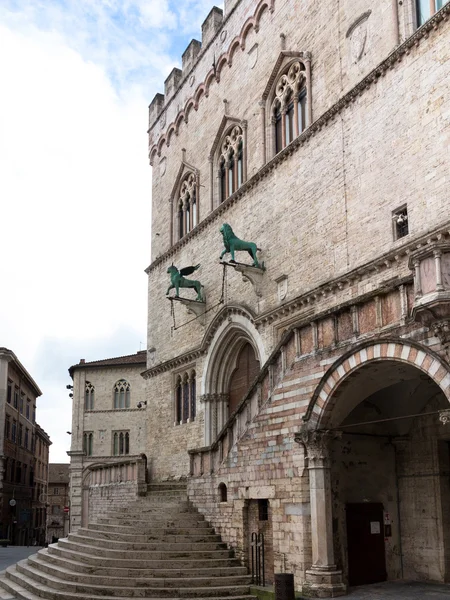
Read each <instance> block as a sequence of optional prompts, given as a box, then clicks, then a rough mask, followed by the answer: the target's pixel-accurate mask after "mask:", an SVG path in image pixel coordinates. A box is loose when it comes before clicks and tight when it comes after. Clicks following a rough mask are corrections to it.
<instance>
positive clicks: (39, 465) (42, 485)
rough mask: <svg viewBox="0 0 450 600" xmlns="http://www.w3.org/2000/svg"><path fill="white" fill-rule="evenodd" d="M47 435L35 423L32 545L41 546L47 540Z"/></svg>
mask: <svg viewBox="0 0 450 600" xmlns="http://www.w3.org/2000/svg"><path fill="white" fill-rule="evenodd" d="M51 444H52V442H51V441H50V437H49V435H48V434H47V433H46V432H45V431H44V430H43V429H42V427H40V426H39V425H38V424H37V423H36V428H35V436H34V445H33V449H34V482H33V515H32V517H33V540H32V541H33V543H36V544H38V545H39V546H43V545H44V544H45V541H46V538H47V509H48V465H49V459H50V446H51Z"/></svg>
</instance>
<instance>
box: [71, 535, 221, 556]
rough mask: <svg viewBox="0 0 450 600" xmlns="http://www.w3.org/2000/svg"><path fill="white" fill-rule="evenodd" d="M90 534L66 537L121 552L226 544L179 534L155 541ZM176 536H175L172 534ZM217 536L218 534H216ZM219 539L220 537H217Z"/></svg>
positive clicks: (206, 548) (200, 548) (205, 548)
mask: <svg viewBox="0 0 450 600" xmlns="http://www.w3.org/2000/svg"><path fill="white" fill-rule="evenodd" d="M90 533H91V534H92V535H86V534H84V533H80V532H79V531H78V532H77V533H69V537H68V538H67V539H68V541H69V542H76V543H78V544H86V545H89V546H95V547H96V548H112V549H114V550H121V551H122V552H123V551H125V552H137V551H143V552H147V551H151V552H155V551H156V552H157V551H163V552H167V551H172V550H174V551H176V552H181V551H188V550H196V551H205V552H207V551H212V550H219V549H222V548H226V547H227V546H226V544H224V543H223V542H218V541H214V540H212V541H210V542H204V541H195V540H190V539H189V538H188V537H186V536H184V539H183V536H180V541H177V540H174V541H165V540H164V541H161V540H158V541H155V542H129V541H122V540H120V539H117V536H113V537H112V538H111V539H109V540H108V539H102V538H99V537H95V533H96V532H90ZM174 537H176V536H174ZM217 537H218V536H217ZM219 539H220V538H219Z"/></svg>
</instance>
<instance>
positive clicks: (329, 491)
mask: <svg viewBox="0 0 450 600" xmlns="http://www.w3.org/2000/svg"><path fill="white" fill-rule="evenodd" d="M449 384H450V374H449V370H448V365H447V364H446V363H445V362H444V361H443V360H442V359H441V358H440V357H439V356H438V355H437V354H434V353H432V352H430V351H428V349H426V348H423V347H420V346H419V345H416V344H413V343H409V342H408V343H403V342H400V341H392V342H388V343H383V344H372V345H366V346H365V347H361V348H360V349H358V350H356V351H354V352H352V353H349V354H348V355H346V356H344V357H342V358H341V359H340V360H339V361H337V362H336V363H335V365H333V366H332V367H331V369H330V370H329V371H328V373H327V374H326V375H325V377H324V378H323V380H322V382H321V383H320V384H319V386H318V388H317V390H316V392H315V394H314V396H313V399H312V404H311V406H310V411H309V416H310V421H309V423H308V424H307V425H306V426H305V429H304V430H303V431H302V432H301V433H300V434H299V436H297V441H299V442H301V443H303V444H304V446H305V450H306V454H307V456H308V469H309V477H310V496H311V518H312V538H313V539H312V547H313V565H312V569H311V573H310V575H309V578H310V582H311V585H315V584H314V573H315V572H316V571H317V572H319V571H321V572H322V571H323V570H325V571H326V570H328V572H329V573H330V574H331V573H334V574H336V573H337V572H339V571H341V572H342V577H343V580H344V581H346V582H348V583H349V584H350V585H361V584H366V583H375V582H378V581H384V580H391V579H399V578H401V579H419V580H422V581H431V580H434V581H441V582H444V581H449V580H450V510H449V508H448V507H449V506H450V427H449V426H447V427H445V426H444V425H443V424H442V422H441V421H440V415H441V414H442V411H447V410H449V409H450V405H449V398H448V395H449V391H450V386H449ZM330 577H331V576H330ZM334 578H335V580H334V582H331V580H330V583H329V585H330V586H333V585H334V586H336V585H338V584H337V582H336V575H334ZM316 581H317V579H316ZM341 585H342V579H341Z"/></svg>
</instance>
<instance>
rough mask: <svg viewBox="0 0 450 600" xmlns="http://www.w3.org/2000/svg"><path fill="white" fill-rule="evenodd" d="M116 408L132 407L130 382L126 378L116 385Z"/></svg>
mask: <svg viewBox="0 0 450 600" xmlns="http://www.w3.org/2000/svg"><path fill="white" fill-rule="evenodd" d="M114 408H130V384H129V383H128V381H126V380H125V379H119V381H117V382H116V383H115V385H114Z"/></svg>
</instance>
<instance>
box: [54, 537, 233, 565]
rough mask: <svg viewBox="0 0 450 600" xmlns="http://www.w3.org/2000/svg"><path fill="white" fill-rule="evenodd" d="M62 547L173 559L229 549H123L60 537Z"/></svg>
mask: <svg viewBox="0 0 450 600" xmlns="http://www.w3.org/2000/svg"><path fill="white" fill-rule="evenodd" d="M58 545H60V546H61V547H62V548H68V549H71V550H78V551H82V552H84V553H85V554H93V555H96V556H103V557H104V558H117V557H119V556H123V555H124V552H125V553H126V555H127V557H128V558H135V559H136V558H143V559H146V560H158V559H159V560H173V559H177V558H187V559H191V560H208V559H209V558H211V557H213V558H228V557H229V556H230V553H231V551H230V550H227V549H226V548H219V549H215V550H145V551H144V550H125V549H124V548H121V549H112V548H101V547H99V546H93V545H85V544H80V543H76V542H74V541H71V540H66V539H62V540H59V541H58ZM224 546H225V544H224Z"/></svg>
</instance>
